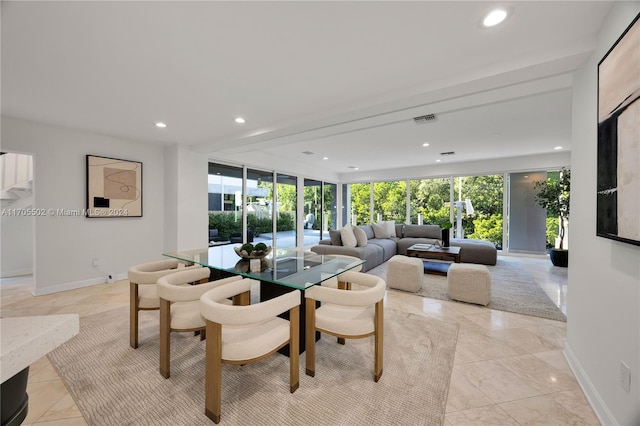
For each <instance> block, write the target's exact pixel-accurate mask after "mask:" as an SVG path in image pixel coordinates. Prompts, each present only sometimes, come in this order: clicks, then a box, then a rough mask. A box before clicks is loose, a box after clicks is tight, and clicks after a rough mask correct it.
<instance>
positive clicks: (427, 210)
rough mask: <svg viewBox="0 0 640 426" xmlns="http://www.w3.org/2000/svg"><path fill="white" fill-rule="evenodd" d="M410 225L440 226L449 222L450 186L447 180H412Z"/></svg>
mask: <svg viewBox="0 0 640 426" xmlns="http://www.w3.org/2000/svg"><path fill="white" fill-rule="evenodd" d="M410 188H411V193H410V195H411V204H410V206H411V213H410V216H411V223H413V224H417V223H419V222H420V220H419V215H422V216H421V217H422V223H424V224H432V225H442V224H443V223H445V222H448V221H449V202H450V198H451V185H450V179H449V178H437V179H421V180H412V181H411V182H410Z"/></svg>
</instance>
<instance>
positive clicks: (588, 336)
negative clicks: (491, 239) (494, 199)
mask: <svg viewBox="0 0 640 426" xmlns="http://www.w3.org/2000/svg"><path fill="white" fill-rule="evenodd" d="M639 11H640V2H637V1H636V2H615V4H614V6H613V8H612V10H611V12H610V14H609V16H608V17H607V18H606V20H605V22H604V25H603V27H602V29H601V32H600V34H599V39H598V48H597V50H596V52H595V53H594V55H593V56H592V57H591V58H590V59H589V61H588V62H587V63H586V64H585V66H584V67H583V68H582V69H581V70H579V71H578V72H576V75H575V80H574V82H575V85H574V95H573V125H572V140H573V142H572V158H571V160H572V161H571V178H572V182H571V183H572V185H571V240H572V244H571V253H570V260H569V284H568V288H569V294H568V300H567V318H568V323H567V341H566V349H565V354H566V356H567V359H568V360H569V362H570V364H571V366H572V368H573V369H574V372H575V373H576V375H577V377H578V380H579V381H580V384H581V385H582V387H583V389H584V390H585V393H586V394H587V397H588V398H589V400H590V401H591V404H592V406H593V407H594V409H595V410H596V413H597V414H598V416H599V417H600V420H601V421H602V423H603V424H606V425H612V424H621V425H637V424H640V393H639V391H638V388H639V386H640V247H638V246H633V245H629V244H623V243H620V242H616V241H611V240H607V239H604V238H600V237H596V235H595V232H596V157H597V154H596V153H597V151H596V148H597V123H596V118H597V117H596V111H597V64H598V62H599V61H600V59H602V57H603V56H604V54H605V53H606V52H607V51H608V49H609V48H610V47H611V46H612V45H613V43H614V42H615V41H616V40H617V39H618V37H619V36H620V35H621V34H622V32H623V31H624V29H625V28H626V27H627V26H628V25H629V24H630V23H631V21H632V20H633V18H634V17H635V16H636V14H637V13H638V12H639ZM620 361H624V362H625V363H626V364H627V365H628V366H629V367H630V368H631V373H632V377H631V392H630V393H626V392H625V391H624V390H623V389H622V387H621V386H620V381H619V377H620Z"/></svg>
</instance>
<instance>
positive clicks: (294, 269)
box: [163, 244, 366, 290]
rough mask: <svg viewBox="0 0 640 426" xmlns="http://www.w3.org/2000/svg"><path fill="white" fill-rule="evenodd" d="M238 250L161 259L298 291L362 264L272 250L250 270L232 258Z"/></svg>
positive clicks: (181, 253)
mask: <svg viewBox="0 0 640 426" xmlns="http://www.w3.org/2000/svg"><path fill="white" fill-rule="evenodd" d="M238 246H239V245H238V244H236V245H224V246H215V247H208V248H202V249H194V250H183V251H179V252H173V253H163V256H167V257H172V258H174V259H178V260H181V261H183V262H188V263H195V264H198V265H202V266H206V267H208V268H213V269H217V270H220V271H226V272H229V273H232V274H237V275H242V276H244V277H247V278H253V279H256V280H260V281H266V282H271V283H274V284H280V285H284V286H287V287H292V288H296V289H299V290H304V289H306V288H309V287H311V286H313V285H316V284H320V283H321V282H323V281H326V280H328V279H330V278H333V277H335V276H337V275H339V274H341V273H343V272H345V271H349V270H351V269H353V268H356V267H357V266H359V265H362V264H363V263H365V262H366V261H365V260H361V259H355V258H353V259H349V258H344V257H341V256H334V255H320V254H316V253H313V252H309V251H303V250H290V249H287V250H285V249H279V250H273V251H272V252H271V253H270V254H269V255H268V256H266V257H265V258H264V259H261V260H258V259H257V261H259V262H260V266H259V267H257V264H256V263H254V267H253V268H252V267H251V262H250V260H248V259H242V258H240V257H239V256H238V254H236V252H235V250H234V247H238ZM257 269H259V270H257Z"/></svg>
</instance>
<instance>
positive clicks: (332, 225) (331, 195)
mask: <svg viewBox="0 0 640 426" xmlns="http://www.w3.org/2000/svg"><path fill="white" fill-rule="evenodd" d="M322 187H323V190H322V205H323V208H322V211H323V215H322V238H323V239H325V238H329V229H336V223H337V221H338V185H336V184H335V183H327V182H324V183H323V186H322Z"/></svg>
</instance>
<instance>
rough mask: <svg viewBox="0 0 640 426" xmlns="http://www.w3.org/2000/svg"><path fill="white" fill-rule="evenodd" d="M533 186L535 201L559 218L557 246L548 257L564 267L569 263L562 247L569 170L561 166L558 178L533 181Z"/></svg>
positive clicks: (567, 213)
mask: <svg viewBox="0 0 640 426" xmlns="http://www.w3.org/2000/svg"><path fill="white" fill-rule="evenodd" d="M533 187H534V188H535V189H536V190H537V191H538V193H537V194H536V196H535V200H536V203H538V205H539V206H540V207H543V208H545V209H547V214H550V215H552V216H555V217H559V218H560V221H559V226H560V231H559V235H558V237H559V238H560V243H559V248H555V247H554V248H552V249H551V250H550V251H549V257H550V259H551V263H553V265H554V266H560V267H563V268H566V267H567V265H568V263H569V251H568V250H565V249H564V232H565V230H564V228H565V226H564V225H565V221H567V220H569V195H570V193H571V170H570V169H565V168H562V170H560V177H559V178H558V180H555V179H551V178H547V180H546V181H537V182H534V185H533Z"/></svg>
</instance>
